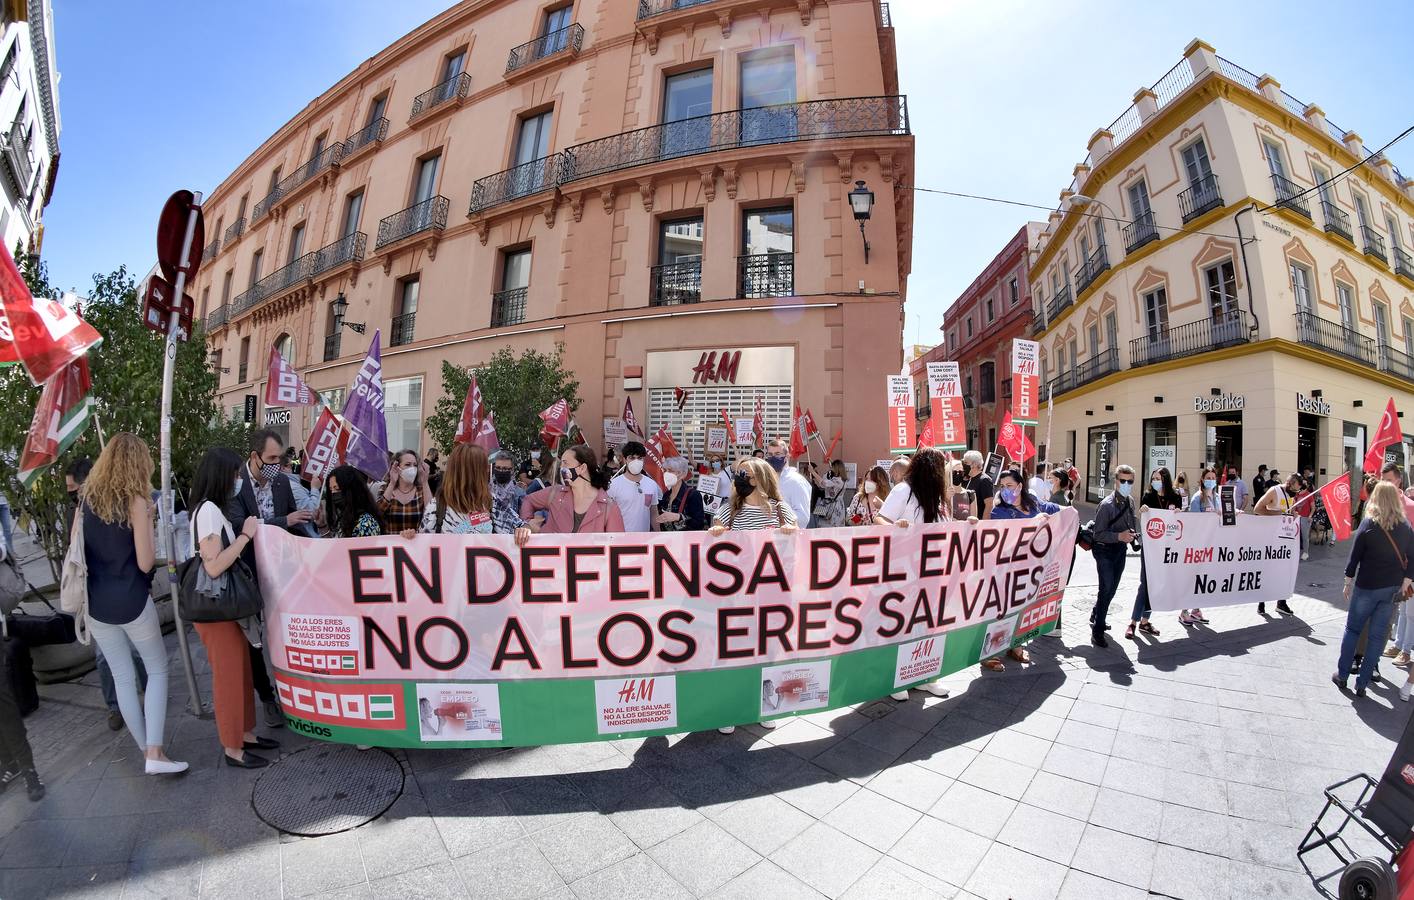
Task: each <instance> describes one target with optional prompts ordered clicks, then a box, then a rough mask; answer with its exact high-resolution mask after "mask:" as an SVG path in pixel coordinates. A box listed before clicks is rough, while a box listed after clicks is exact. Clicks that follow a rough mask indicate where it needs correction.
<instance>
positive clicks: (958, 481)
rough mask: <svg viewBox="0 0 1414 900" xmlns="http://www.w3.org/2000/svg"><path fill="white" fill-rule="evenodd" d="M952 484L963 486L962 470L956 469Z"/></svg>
mask: <svg viewBox="0 0 1414 900" xmlns="http://www.w3.org/2000/svg"><path fill="white" fill-rule="evenodd" d="M952 486H953V487H962V471H961V470H954V471H953V473H952Z"/></svg>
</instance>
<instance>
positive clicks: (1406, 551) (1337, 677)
mask: <svg viewBox="0 0 1414 900" xmlns="http://www.w3.org/2000/svg"><path fill="white" fill-rule="evenodd" d="M1411 586H1414V530H1411V529H1410V527H1409V522H1408V521H1407V520H1406V519H1405V517H1404V498H1403V497H1402V496H1401V495H1400V493H1399V488H1397V487H1395V486H1394V485H1392V484H1390V483H1389V482H1387V481H1381V482H1379V483H1378V484H1376V485H1375V489H1374V490H1373V491H1371V492H1370V500H1369V502H1368V503H1366V504H1365V520H1364V521H1363V522H1361V523H1360V528H1359V530H1358V531H1356V533H1355V540H1354V541H1353V542H1352V543H1351V546H1350V561H1349V562H1348V563H1346V566H1345V599H1346V600H1347V601H1348V602H1349V603H1350V612H1349V614H1348V615H1347V616H1346V619H1345V636H1344V638H1343V639H1342V640H1341V642H1340V661H1339V663H1338V664H1337V665H1336V671H1335V674H1334V675H1332V676H1331V681H1332V682H1334V683H1335V686H1336V687H1338V688H1340V689H1341V690H1342V691H1344V690H1347V687H1346V679H1348V678H1349V677H1350V670H1351V668H1352V667H1353V664H1354V657H1355V644H1356V643H1357V642H1358V641H1359V640H1360V632H1361V630H1363V629H1364V627H1365V625H1366V624H1367V623H1368V624H1369V626H1370V636H1371V639H1372V640H1374V639H1375V635H1379V638H1378V640H1379V641H1380V643H1381V644H1383V643H1384V635H1385V634H1386V633H1387V630H1388V628H1389V620H1390V617H1391V616H1392V615H1393V614H1394V604H1395V603H1396V601H1403V600H1405V599H1406V598H1407V597H1408V596H1409V595H1410V592H1411ZM1377 649H1379V648H1373V647H1372V648H1371V649H1370V652H1368V653H1366V654H1365V656H1364V659H1362V660H1361V661H1360V670H1359V672H1358V673H1356V676H1355V696H1357V697H1363V696H1365V687H1366V685H1368V684H1369V683H1370V676H1371V675H1372V674H1373V673H1374V671H1375V663H1376V662H1377V661H1378V660H1379V656H1380V655H1379V653H1378V652H1376V650H1377ZM1410 690H1411V683H1410V682H1409V681H1406V682H1405V683H1404V686H1403V687H1401V688H1400V689H1399V696H1400V699H1402V700H1405V701H1408V699H1409V693H1410Z"/></svg>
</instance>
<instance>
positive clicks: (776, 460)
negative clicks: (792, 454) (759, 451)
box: [766, 456, 786, 475]
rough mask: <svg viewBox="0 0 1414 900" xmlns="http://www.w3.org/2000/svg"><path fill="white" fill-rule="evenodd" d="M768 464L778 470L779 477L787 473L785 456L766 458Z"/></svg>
mask: <svg viewBox="0 0 1414 900" xmlns="http://www.w3.org/2000/svg"><path fill="white" fill-rule="evenodd" d="M766 462H768V463H770V464H771V468H773V469H775V470H776V474H777V475H779V474H781V472H783V471H785V468H786V458H785V457H784V456H768V457H766Z"/></svg>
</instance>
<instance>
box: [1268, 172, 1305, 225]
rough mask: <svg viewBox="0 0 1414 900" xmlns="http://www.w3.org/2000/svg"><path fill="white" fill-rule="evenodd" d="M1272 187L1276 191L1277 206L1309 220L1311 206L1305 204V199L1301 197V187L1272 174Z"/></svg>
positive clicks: (1287, 179)
mask: <svg viewBox="0 0 1414 900" xmlns="http://www.w3.org/2000/svg"><path fill="white" fill-rule="evenodd" d="M1272 187H1274V188H1275V189H1276V193H1277V204H1276V205H1277V206H1282V207H1285V208H1287V209H1289V210H1291V211H1292V212H1296V213H1300V214H1301V215H1303V216H1305V217H1306V218H1308V219H1309V218H1311V205H1310V204H1309V203H1307V202H1306V198H1305V197H1304V196H1302V193H1301V190H1302V189H1301V185H1299V184H1297V183H1296V182H1294V181H1292V180H1291V179H1289V178H1283V177H1281V176H1280V175H1278V174H1276V173H1275V172H1273V173H1272Z"/></svg>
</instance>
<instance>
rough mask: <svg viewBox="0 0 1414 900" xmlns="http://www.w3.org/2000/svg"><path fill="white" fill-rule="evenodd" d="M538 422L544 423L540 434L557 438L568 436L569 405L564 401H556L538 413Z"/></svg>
mask: <svg viewBox="0 0 1414 900" xmlns="http://www.w3.org/2000/svg"><path fill="white" fill-rule="evenodd" d="M540 420H541V421H543V422H544V423H545V427H544V428H543V429H542V432H543V433H545V434H549V435H553V436H555V437H559V436H560V435H564V434H569V431H570V405H569V403H567V402H565V401H564V400H556V401H555V402H554V403H552V404H551V405H550V407H549V408H548V409H546V410H544V411H542V412H541V413H540Z"/></svg>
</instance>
